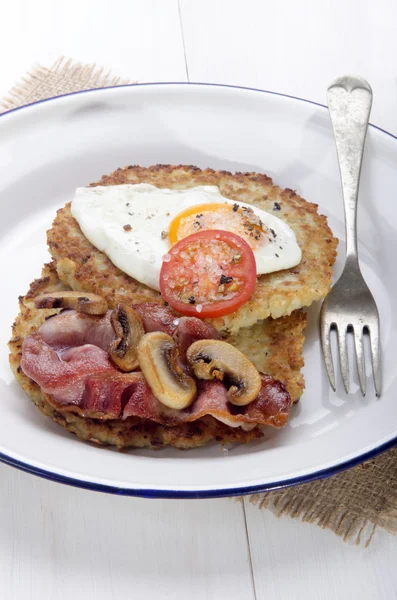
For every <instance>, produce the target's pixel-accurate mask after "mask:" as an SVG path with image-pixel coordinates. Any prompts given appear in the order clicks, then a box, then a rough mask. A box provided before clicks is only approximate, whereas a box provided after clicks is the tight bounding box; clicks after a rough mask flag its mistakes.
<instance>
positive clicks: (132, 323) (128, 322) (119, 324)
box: [108, 304, 145, 373]
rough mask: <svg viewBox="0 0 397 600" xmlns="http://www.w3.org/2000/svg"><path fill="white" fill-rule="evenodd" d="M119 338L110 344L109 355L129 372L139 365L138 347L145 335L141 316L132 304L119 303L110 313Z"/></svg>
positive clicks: (122, 368) (123, 369) (115, 362)
mask: <svg viewBox="0 0 397 600" xmlns="http://www.w3.org/2000/svg"><path fill="white" fill-rule="evenodd" d="M110 321H111V323H112V326H113V329H114V332H115V334H116V336H117V339H116V340H115V341H114V342H112V343H111V344H110V346H109V350H108V352H109V356H110V358H111V360H112V361H113V362H114V364H115V365H117V366H118V367H119V369H121V370H122V371H125V372H127V373H129V372H130V371H134V370H135V369H137V368H138V367H139V362H138V354H137V348H138V344H139V341H140V339H141V338H142V337H143V336H144V335H145V330H144V328H143V323H142V319H141V317H140V316H139V315H138V313H137V312H135V310H134V309H133V308H131V307H130V306H126V305H125V304H119V305H118V306H117V308H115V309H114V310H113V311H112V314H111V315H110Z"/></svg>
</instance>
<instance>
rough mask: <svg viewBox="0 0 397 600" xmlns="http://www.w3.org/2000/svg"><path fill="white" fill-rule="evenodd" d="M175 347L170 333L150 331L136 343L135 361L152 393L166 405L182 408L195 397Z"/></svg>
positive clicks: (194, 383)
mask: <svg viewBox="0 0 397 600" xmlns="http://www.w3.org/2000/svg"><path fill="white" fill-rule="evenodd" d="M177 358H178V350H177V346H176V344H175V342H174V340H173V339H172V337H171V336H170V335H168V334H167V333H163V332H162V331H153V332H152V333H147V334H146V335H144V336H143V338H142V339H141V341H140V342H139V345H138V360H139V366H140V367H141V370H142V373H143V374H144V376H145V379H146V381H147V383H148V384H149V386H150V389H151V390H152V392H153V394H154V395H155V396H156V398H157V400H159V401H160V402H161V403H162V404H165V406H168V407H169V408H175V409H177V410H181V409H182V408H186V407H187V406H189V405H190V404H191V403H192V402H193V400H194V399H195V397H196V394H197V388H196V382H195V381H194V379H193V378H192V377H189V375H186V374H185V373H184V372H183V370H182V369H181V367H180V366H179V365H178V362H177Z"/></svg>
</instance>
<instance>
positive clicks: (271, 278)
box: [48, 165, 337, 333]
mask: <svg viewBox="0 0 397 600" xmlns="http://www.w3.org/2000/svg"><path fill="white" fill-rule="evenodd" d="M142 182H147V183H152V184H154V185H156V186H158V187H160V188H161V187H168V188H174V189H184V188H189V187H194V186H197V185H217V186H218V187H219V189H220V191H221V193H222V194H223V195H224V196H227V197H228V198H231V199H233V200H236V201H237V202H238V201H240V202H247V203H251V204H255V205H257V206H258V207H260V208H262V209H263V210H266V211H268V212H271V213H273V214H275V215H276V216H277V217H279V218H281V219H283V220H284V221H286V222H287V223H288V225H290V227H291V228H292V229H293V230H294V232H295V235H296V238H297V241H298V244H299V245H300V247H301V249H302V261H301V263H300V264H299V265H298V266H296V267H294V268H292V269H286V270H284V271H279V272H276V273H270V274H268V275H262V276H260V277H259V279H258V283H257V285H256V289H255V293H254V294H253V296H252V298H251V299H250V300H249V302H247V303H246V304H245V305H244V306H243V307H241V308H240V309H239V310H238V311H236V312H235V313H233V314H231V315H227V316H225V317H221V318H218V319H215V320H212V323H213V325H214V326H215V327H216V328H217V329H219V330H227V331H229V332H230V333H236V332H237V331H238V330H239V329H240V328H241V327H250V326H251V325H253V324H254V323H256V322H257V321H259V320H262V319H266V318H267V317H269V316H272V317H273V318H278V317H281V316H283V315H290V314H291V313H292V311H294V310H296V309H299V308H301V307H303V306H309V305H310V304H311V303H312V302H314V301H315V300H319V299H320V298H323V297H324V296H325V295H326V294H327V293H328V290H329V288H330V284H331V277H332V269H331V267H332V265H333V263H334V261H335V258H336V247H337V239H336V238H334V237H333V235H332V232H331V230H330V229H329V227H328V225H327V220H326V217H324V216H323V215H319V214H318V212H317V205H316V204H310V203H309V202H306V201H305V200H303V199H302V198H301V197H300V196H298V195H297V194H296V193H295V192H294V191H293V190H290V189H285V190H282V189H281V188H279V187H278V186H275V185H273V183H272V180H271V179H270V178H269V177H267V176H266V175H260V174H257V173H236V174H234V175H232V174H231V173H228V172H227V171H214V170H212V169H206V170H201V169H198V168H197V167H192V166H172V165H156V166H153V167H149V168H143V167H137V166H131V167H126V168H124V169H118V170H117V171H115V172H114V173H112V174H111V175H109V176H104V177H102V179H101V180H100V181H99V182H98V183H96V184H92V185H118V184H123V183H142ZM275 203H277V204H275ZM277 206H279V207H280V210H275V208H277ZM48 245H49V250H50V253H51V254H52V256H53V257H54V259H55V260H56V261H57V270H58V275H59V277H60V279H61V280H62V281H63V282H64V283H65V284H67V285H69V286H70V287H71V288H72V289H74V290H83V291H86V292H94V293H97V294H100V295H102V296H104V297H105V298H106V299H107V301H108V303H109V305H110V306H111V307H113V306H114V305H115V304H116V303H117V302H127V303H130V304H131V303H132V304H133V303H136V302H145V301H152V302H161V301H162V300H161V296H160V294H159V293H158V292H156V291H154V290H152V289H150V288H148V287H147V286H145V285H143V284H141V283H139V282H137V281H135V280H134V279H132V278H131V277H129V276H127V275H125V274H124V273H123V272H122V271H120V270H119V269H118V268H117V267H115V266H114V265H113V264H112V263H111V262H110V260H109V259H108V258H107V257H106V256H105V255H104V254H103V253H102V252H100V251H99V250H97V249H96V248H94V246H92V244H90V242H89V241H88V240H87V239H86V238H85V236H84V235H83V234H82V232H81V230H80V228H79V226H78V224H77V221H76V220H75V219H74V218H73V217H72V215H71V212H70V205H69V204H67V205H66V206H65V207H64V208H62V209H61V210H59V211H58V213H57V216H56V218H55V220H54V223H53V226H52V228H51V229H50V230H49V231H48Z"/></svg>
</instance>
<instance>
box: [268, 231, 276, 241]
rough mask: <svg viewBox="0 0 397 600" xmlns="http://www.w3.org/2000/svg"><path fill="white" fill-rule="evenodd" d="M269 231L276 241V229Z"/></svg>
mask: <svg viewBox="0 0 397 600" xmlns="http://www.w3.org/2000/svg"><path fill="white" fill-rule="evenodd" d="M269 231H270V233H271V234H272V236H273V237H274V239H276V237H277V233H276V232H275V231H274V229H272V228H270V229H269Z"/></svg>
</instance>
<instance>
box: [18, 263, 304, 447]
mask: <svg viewBox="0 0 397 600" xmlns="http://www.w3.org/2000/svg"><path fill="white" fill-rule="evenodd" d="M65 289H68V288H67V287H66V286H65V285H64V284H63V283H62V282H61V281H60V280H59V278H58V275H57V272H56V269H55V263H50V264H48V265H45V266H44V268H43V271H42V276H41V278H40V279H37V280H35V281H34V282H33V283H32V284H31V286H30V289H29V291H28V293H27V294H26V296H21V297H20V298H19V304H20V313H19V315H18V317H17V319H16V321H15V323H14V325H13V331H12V333H13V336H12V338H11V340H10V342H9V348H10V364H11V368H12V370H13V372H14V374H15V377H16V379H17V381H18V382H19V384H20V385H21V387H22V389H23V390H24V391H25V392H26V394H27V395H28V396H29V397H30V398H31V399H32V401H33V402H34V404H35V405H36V406H37V407H38V408H39V409H40V410H41V411H42V412H43V413H44V414H45V415H47V416H48V417H50V418H51V419H52V420H53V421H55V422H56V423H58V424H59V425H62V426H63V427H65V428H66V429H67V430H68V431H70V432H71V433H74V434H76V435H77V437H79V438H81V439H83V440H88V441H91V442H95V443H97V444H100V445H114V446H116V447H118V448H127V447H150V448H156V447H159V446H174V447H176V448H185V449H187V448H194V447H197V446H202V445H204V444H206V443H208V442H210V441H213V440H216V441H219V442H221V443H222V444H228V443H245V442H250V441H252V440H253V439H256V438H258V437H261V435H262V433H261V431H260V430H259V429H258V428H256V429H254V430H252V431H250V432H245V431H242V430H241V429H239V428H237V429H232V428H230V427H227V426H225V425H223V424H222V423H219V422H218V421H216V420H215V419H213V418H212V417H207V418H206V419H205V420H200V421H197V422H195V423H186V424H184V425H181V426H180V427H164V426H162V425H157V424H155V423H151V422H147V421H140V422H137V419H133V418H130V419H126V420H125V421H122V420H120V419H116V420H111V421H106V422H103V421H99V420H96V419H86V418H83V417H80V416H79V415H78V414H74V413H72V412H69V411H67V412H66V411H64V412H61V411H59V410H56V409H55V408H54V407H53V406H52V405H51V404H50V403H49V402H48V401H47V399H46V398H45V396H44V395H43V394H42V392H41V390H40V387H39V386H38V385H37V384H36V383H34V381H32V380H31V379H29V378H28V377H26V375H25V374H24V373H23V372H22V370H21V368H20V362H21V348H22V341H23V338H24V337H26V336H27V335H29V334H30V333H31V332H33V331H35V330H36V329H37V328H38V327H39V326H40V325H41V324H42V323H43V321H44V320H45V318H46V317H48V316H50V315H52V314H55V313H57V312H59V311H58V310H55V309H41V310H38V309H36V308H35V307H34V298H35V297H36V296H38V295H39V294H43V293H46V292H54V291H62V290H65ZM304 326H305V315H304V313H301V312H300V311H296V312H294V314H293V315H292V316H291V317H285V318H283V319H279V320H278V321H273V320H269V322H267V323H266V322H265V323H262V324H259V323H258V324H257V325H256V326H255V328H254V329H253V332H254V337H252V338H250V335H249V330H241V335H237V336H234V337H233V339H230V341H232V342H233V343H235V344H236V346H238V347H240V349H244V348H245V349H246V351H247V352H248V355H249V356H250V358H251V360H253V361H254V362H256V364H257V365H258V367H259V368H262V369H263V370H265V371H266V370H267V371H268V372H270V373H272V374H273V376H274V377H276V378H279V379H282V380H283V381H284V382H285V384H286V387H287V388H288V390H289V391H290V393H291V396H292V398H293V399H294V400H296V399H297V398H298V397H299V396H300V394H301V393H302V390H303V377H302V375H301V374H300V368H301V366H302V364H303V359H302V344H303V334H302V332H303V328H304ZM286 342H287V343H286ZM265 345H266V346H267V348H266V350H264V347H265ZM288 345H289V348H288V347H287V346H288ZM250 353H251V354H250ZM265 353H267V354H266V355H265Z"/></svg>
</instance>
